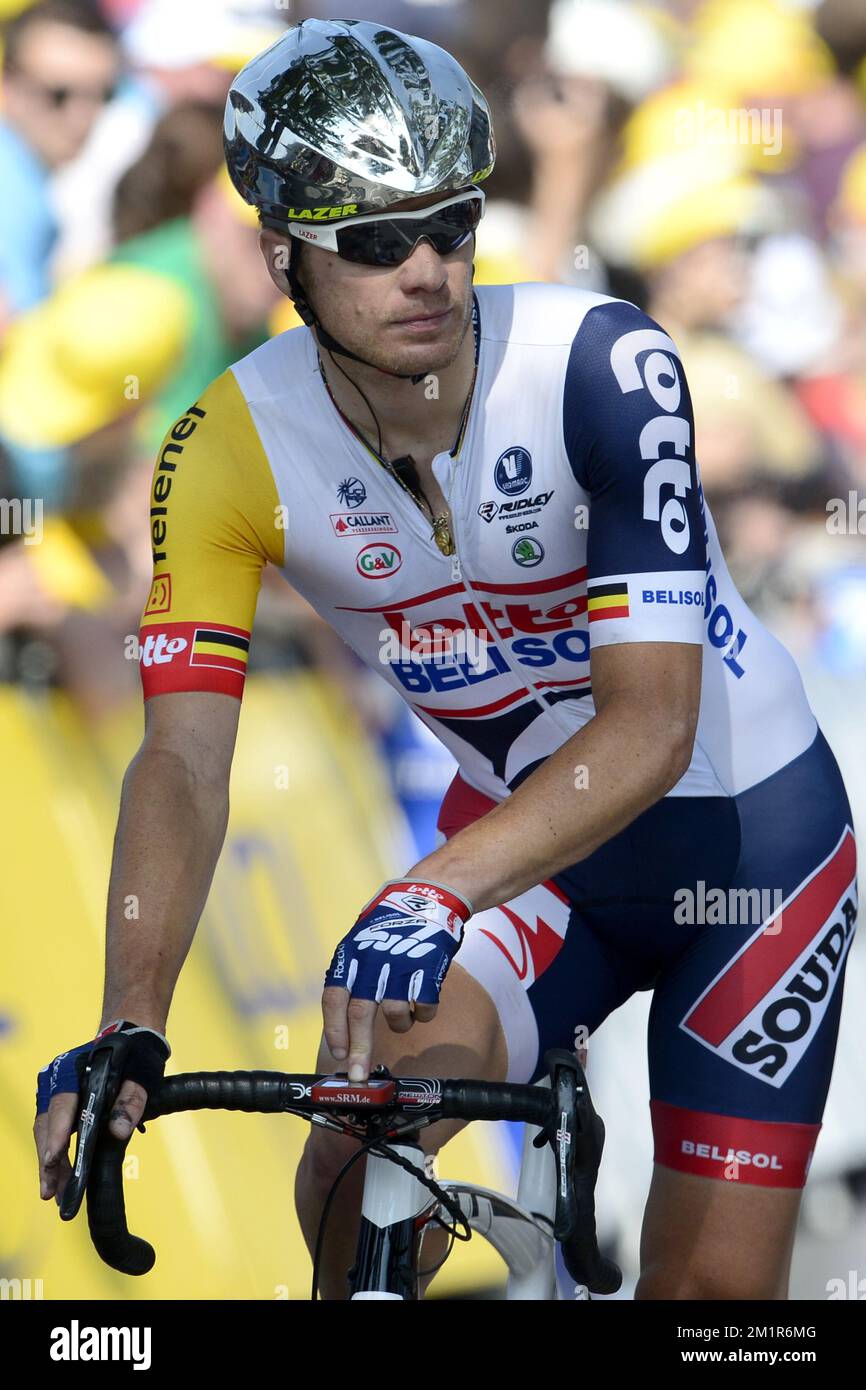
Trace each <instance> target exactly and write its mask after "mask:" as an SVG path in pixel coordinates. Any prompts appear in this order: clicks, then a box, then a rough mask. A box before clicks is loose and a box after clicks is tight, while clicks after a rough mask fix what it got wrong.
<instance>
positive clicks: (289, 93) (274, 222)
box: [224, 19, 496, 228]
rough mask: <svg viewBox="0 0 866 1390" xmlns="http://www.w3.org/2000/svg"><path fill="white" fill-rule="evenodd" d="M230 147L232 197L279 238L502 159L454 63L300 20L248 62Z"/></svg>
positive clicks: (413, 43) (339, 23) (364, 25)
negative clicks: (305, 224)
mask: <svg viewBox="0 0 866 1390" xmlns="http://www.w3.org/2000/svg"><path fill="white" fill-rule="evenodd" d="M224 139H225V151H226V161H227V163H228V169H229V173H230V175H231V179H232V182H233V183H234V186H235V188H236V189H237V191H238V192H239V193H240V195H241V197H242V198H244V199H245V200H246V202H248V203H251V204H253V206H255V207H257V208H258V210H259V214H260V217H261V220H262V222H263V223H264V224H265V225H266V226H272V227H277V228H281V227H285V225H286V223H287V222H288V221H295V220H297V219H299V218H301V217H303V218H304V219H305V220H306V219H308V218H310V217H311V216H313V217H316V218H317V220H324V219H325V218H327V219H328V220H330V218H331V217H339V216H340V215H341V213H342V214H343V215H346V213H348V210H349V208H351V214H350V215H354V216H358V215H361V214H363V213H368V212H381V211H383V210H384V209H386V208H388V207H389V206H390V205H391V204H392V203H397V202H400V201H401V200H403V199H405V198H414V197H418V196H419V195H420V194H424V193H435V192H439V191H442V192H446V191H450V190H452V189H453V190H455V191H456V190H457V189H459V188H463V187H466V186H467V185H468V184H470V183H473V182H480V180H482V179H484V178H486V177H487V175H488V174H489V173H490V172H491V170H492V168H493V164H494V161H495V158H496V147H495V144H494V139H493V129H492V125H491V120H490V109H489V107H488V105H487V102H486V101H485V99H484V96H483V95H482V93H481V91H480V90H479V89H478V87H476V85H475V83H474V82H473V81H472V80H471V78H470V77H469V76H468V75H467V74H466V73H465V72H464V70H463V68H462V67H461V66H460V64H459V63H458V62H457V60H456V59H455V58H453V57H452V56H451V54H450V53H447V52H446V51H445V49H443V48H439V47H438V45H436V44H434V43H429V42H428V41H427V40H425V39H418V38H415V37H413V36H412V35H411V34H403V33H401V32H399V31H398V30H396V29H389V28H386V27H385V26H384V25H381V24H376V23H374V22H372V21H369V20H358V19H345V20H340V19H338V20H319V19H307V20H304V21H303V23H301V24H296V25H294V26H293V27H292V28H290V29H288V30H287V31H286V33H285V34H283V35H282V36H281V37H280V38H279V39H277V41H276V43H273V44H271V46H270V47H269V48H266V49H265V50H264V52H262V53H259V54H258V55H257V56H256V57H255V58H253V59H252V60H251V62H249V63H247V64H246V66H245V67H243V68H242V69H241V71H240V72H239V73H238V75H237V77H236V78H235V79H234V82H233V83H232V86H231V90H230V91H229V94H228V99H227V101H226V110H225V125H224ZM343 209H346V213H343Z"/></svg>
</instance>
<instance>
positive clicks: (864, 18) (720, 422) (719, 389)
mask: <svg viewBox="0 0 866 1390" xmlns="http://www.w3.org/2000/svg"><path fill="white" fill-rule="evenodd" d="M310 17H316V18H368V19H374V20H379V21H381V22H383V23H387V24H390V25H392V26H393V27H395V28H398V29H403V30H405V31H407V32H410V33H414V34H417V35H419V36H422V37H424V38H428V39H431V40H433V41H434V42H437V43H440V44H442V45H443V46H445V47H447V48H448V49H449V50H450V51H452V52H453V53H454V54H455V55H456V56H457V57H458V58H459V60H460V61H461V62H462V63H463V64H464V66H465V67H466V68H467V70H468V71H469V72H470V73H471V75H472V76H473V78H474V79H475V80H476V81H477V82H478V83H479V85H480V86H481V88H482V89H483V90H484V92H485V94H486V95H487V97H488V100H489V101H490V103H491V105H492V108H493V113H494V122H495V131H496V137H497V144H498V151H499V153H498V159H497V164H496V168H495V170H494V173H493V175H492V176H491V177H490V179H489V180H488V182H487V184H486V185H485V187H486V189H487V193H488V204H487V212H486V215H485V218H484V221H483V222H482V224H481V228H480V230H479V235H478V245H477V256H476V279H477V281H478V282H479V283H502V282H511V281H521V280H551V281H560V282H564V283H567V284H572V285H576V286H582V287H585V288H589V289H594V290H598V291H601V292H604V293H609V294H613V295H617V296H620V297H622V298H626V299H629V300H632V301H633V302H635V303H637V304H639V305H640V306H641V307H643V308H645V309H646V310H647V311H648V312H649V313H650V314H652V315H653V317H655V318H656V319H658V320H659V322H660V323H661V324H662V325H663V326H664V328H665V329H666V330H667V331H668V332H669V333H670V334H671V336H672V337H673V338H674V340H675V342H676V343H677V345H678V347H679V349H680V352H681V355H682V358H683V361H684V363H685V367H686V372H687V375H688V378H689V381H690V386H691V392H692V397H693V404H694V411H695V419H696V436H697V438H696V444H697V454H698V458H699V460H700V464H701V469H702V476H703V482H704V487H705V491H706V494H707V497H708V500H709V502H710V505H711V507H712V510H713V514H714V516H715V518H716V522H717V525H718V527H719V530H720V533H721V538H722V543H723V546H724V547H725V550H726V553H727V556H728V560H729V565H730V568H731V570H732V572H733V574H734V577H735V580H736V582H737V583H738V585H739V587H740V589H741V591H742V592H743V594H744V597H745V598H746V600H747V601H748V602H749V603H750V604H751V605H752V607H753V608H755V610H756V611H757V612H758V613H759V615H760V616H761V617H762V618H763V619H764V621H766V622H767V623H768V624H769V625H770V626H771V628H772V629H773V630H774V631H775V632H777V634H778V635H779V636H780V637H782V639H783V640H784V641H785V642H786V643H787V644H788V645H789V647H790V648H791V649H792V650H793V652H794V654H795V655H796V656H797V658H798V659H799V660H801V661H808V662H811V663H813V664H814V663H817V664H818V665H819V666H821V667H822V668H824V669H826V670H828V671H832V672H836V673H842V672H844V673H856V672H866V5H864V4H863V0H823V3H810V0H656V2H655V3H647V4H633V3H631V2H630V0H552V3H551V0H533V3H531V4H527V3H526V2H525V0H364V3H354V0H342V2H340V0H338V2H337V3H331V0H306V2H304V0H284V2H281V0H37V2H36V3H27V0H0V36H2V38H0V43H2V78H0V680H4V681H25V682H29V683H36V684H39V683H42V684H47V685H51V684H55V685H61V686H63V687H64V688H66V689H67V690H69V691H70V692H71V693H72V694H73V695H74V697H75V698H76V700H77V701H79V702H80V704H81V706H82V707H83V708H84V709H85V710H86V711H87V712H88V713H92V715H93V716H94V717H98V716H99V715H100V714H102V713H103V712H104V711H106V710H110V709H111V708H112V707H113V705H114V704H115V702H119V701H122V700H126V699H127V698H129V696H130V694H131V693H133V692H134V691H135V690H136V689H137V681H138V677H137V671H136V669H135V662H134V661H133V660H124V659H123V656H124V655H126V656H128V655H129V638H130V635H132V634H134V633H135V632H136V630H137V625H138V619H139V616H140V613H141V609H142V606H143V602H144V599H145V596H146V593H147V589H148V584H149V576H150V558H149V533H148V518H147V492H148V486H149V480H150V473H151V469H152V466H153V460H154V457H155V453H156V449H157V446H158V443H159V441H160V439H161V438H162V435H163V433H164V431H165V429H166V427H167V425H168V424H170V422H171V421H172V420H173V419H174V418H175V417H176V416H177V415H178V414H180V413H181V412H182V411H183V410H184V409H185V408H186V407H187V406H188V405H189V404H190V403H191V402H192V401H193V400H194V399H195V397H196V395H197V394H198V393H199V392H200V391H201V389H202V388H203V387H204V386H205V385H206V384H207V383H208V382H209V381H210V380H212V379H213V377H214V376H216V375H218V374H219V373H220V372H221V371H222V370H223V369H224V368H225V367H226V366H228V365H229V364H230V363H231V362H233V361H235V360H236V359H237V358H239V357H241V356H243V355H244V354H245V353H246V352H248V351H249V350H250V349H251V348H252V347H254V346H255V345H256V344H257V343H259V342H261V341H263V340H264V339H265V338H267V337H268V336H269V335H271V334H274V333H279V332H282V331H284V330H285V329H287V328H291V327H294V326H295V325H296V324H297V323H298V322H299V320H298V318H297V316H296V315H295V313H294V310H293V308H292V305H291V302H290V301H289V300H288V299H287V298H284V297H282V296H280V295H279V294H278V293H277V291H276V290H275V289H274V287H273V285H272V283H271V281H270V279H269V277H268V275H267V273H266V271H265V268H264V265H263V262H262V260H261V256H260V253H259V250H258V246H257V230H256V219H255V215H254V214H253V213H252V212H251V210H250V209H249V208H247V207H246V205H245V204H243V203H242V202H241V201H240V199H239V198H238V197H237V195H236V194H235V193H234V190H233V189H232V187H231V185H230V183H229V181H228V177H227V175H226V173H225V171H224V167H223V156H222V109H223V104H224V101H225V97H226V93H227V91H228V88H229V85H230V82H231V79H232V76H233V74H234V73H235V72H236V71H237V70H238V68H239V67H240V66H242V65H243V63H244V62H246V61H247V59H249V58H250V57H251V56H252V55H253V54H254V53H256V52H258V51H259V50H260V49H262V48H263V47H265V46H266V45H267V44H268V43H270V42H271V41H272V39H273V38H275V37H277V36H278V35H279V33H280V32H281V31H282V28H283V27H284V26H285V25H286V24H288V23H296V22H298V21H299V20H301V19H305V18H310ZM273 581H274V577H273V576H271V577H270V578H268V579H267V580H266V583H265V586H264V589H263V593H262V598H261V600H260V607H259V617H258V624H257V636H256V642H255V643H254V647H253V660H252V661H251V666H258V667H259V668H262V667H271V668H281V667H283V668H284V667H286V666H287V665H291V664H293V663H301V664H309V663H315V664H323V665H326V666H328V667H329V668H330V669H333V670H336V671H338V672H339V670H340V667H341V663H346V662H348V661H349V660H350V657H349V656H348V654H343V653H342V652H341V650H340V648H341V644H340V643H338V642H332V641H331V640H330V637H329V634H328V633H327V632H326V631H325V630H323V625H322V624H321V623H320V622H319V621H318V619H316V617H315V615H314V614H312V613H311V612H310V610H309V609H308V608H307V607H306V605H305V604H304V603H303V601H301V600H300V599H298V598H296V597H295V596H293V595H292V593H291V591H290V590H289V589H288V586H286V585H284V584H282V582H281V581H280V580H279V579H278V578H277V579H276V583H275V582H273ZM378 684H379V685H383V683H382V682H379V683H378ZM386 695H387V692H385V694H383V695H382V696H381V698H382V699H383V700H385V699H386ZM368 712H369V716H370V718H371V719H372V720H374V721H376V720H377V719H378V720H379V721H380V723H381V724H382V727H385V726H388V727H391V724H390V721H391V718H392V717H391V715H390V714H389V713H388V711H387V710H384V709H377V708H376V706H375V702H374V701H373V700H372V699H371V700H370V709H369V711H368ZM416 722H417V721H416ZM419 737H420V735H419ZM398 743H399V739H398ZM407 766H409V771H408V772H407V773H406V776H407V777H408V779H409V781H410V782H412V779H413V778H414V779H415V782H416V784H417V787H420V788H422V789H423V788H424V787H425V786H426V785H427V783H428V782H429V780H430V779H431V778H432V782H433V783H437V782H438V780H439V774H438V773H437V772H435V771H433V772H426V771H425V770H424V765H423V758H422V759H421V760H420V761H418V760H417V759H416V760H415V762H414V763H412V759H411V757H410V759H409V764H407ZM443 778H444V774H443ZM425 779H426V780H425Z"/></svg>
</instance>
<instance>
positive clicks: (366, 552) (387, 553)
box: [355, 542, 403, 579]
mask: <svg viewBox="0 0 866 1390" xmlns="http://www.w3.org/2000/svg"><path fill="white" fill-rule="evenodd" d="M402 563H403V556H402V555H401V554H400V552H399V550H398V549H397V547H396V545H380V544H379V543H378V542H373V543H372V544H370V545H365V546H364V548H363V550H359V551H358V555H357V558H356V560H355V566H356V568H357V570H358V573H359V574H361V575H363V576H364V578H365V579H384V578H386V577H387V576H388V575H389V574H396V572H397V570H398V569H399V568H400V566H401V565H402Z"/></svg>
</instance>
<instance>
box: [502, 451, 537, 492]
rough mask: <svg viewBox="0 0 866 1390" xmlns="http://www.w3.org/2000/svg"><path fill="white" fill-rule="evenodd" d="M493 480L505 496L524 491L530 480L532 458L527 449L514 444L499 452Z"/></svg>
mask: <svg viewBox="0 0 866 1390" xmlns="http://www.w3.org/2000/svg"><path fill="white" fill-rule="evenodd" d="M493 481H494V483H495V484H496V486H497V488H498V489H499V491H500V492H504V493H505V495H506V497H516V496H517V494H518V493H519V492H525V491H526V489H527V488H528V487H529V484H530V483H531V482H532V459H531V458H530V456H529V451H528V450H527V449H521V448H520V447H519V446H518V445H515V447H514V448H513V449H506V451H505V453H504V454H500V456H499V458H498V459H497V461H496V467H495V468H494V470H493Z"/></svg>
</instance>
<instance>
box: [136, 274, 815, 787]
mask: <svg viewBox="0 0 866 1390" xmlns="http://www.w3.org/2000/svg"><path fill="white" fill-rule="evenodd" d="M475 293H476V300H475V308H476V327H477V335H478V374H477V380H476V385H475V391H474V395H473V399H472V402H471V406H470V410H469V415H468V421H467V424H466V427H465V430H464V433H463V436H462V439H461V441H460V444H459V447H458V448H457V449H456V452H455V453H454V454H451V453H448V452H445V453H441V454H438V455H437V456H436V458H435V459H434V461H433V471H434V474H435V476H436V479H437V481H438V483H439V485H440V487H441V488H442V491H443V493H444V494H445V496H446V498H447V499H448V503H449V507H450V510H451V517H452V533H453V536H454V539H455V542H456V554H455V555H453V556H447V555H444V554H443V553H442V552H441V551H440V550H439V548H438V547H437V545H436V543H435V541H434V539H433V537H432V535H431V528H430V523H429V520H428V519H427V517H426V516H425V515H424V514H423V513H422V512H421V510H420V509H419V507H418V506H417V505H416V503H415V502H414V501H413V499H412V498H411V497H410V496H409V495H408V493H407V492H406V491H404V489H403V488H402V487H401V486H400V485H399V483H398V482H397V480H396V479H395V478H394V477H393V476H392V475H391V474H390V473H389V472H388V471H387V470H386V469H385V468H384V467H383V466H382V464H381V463H380V462H379V461H378V460H377V459H376V458H375V457H374V456H373V455H372V454H371V452H370V451H369V450H368V449H367V448H366V447H365V446H364V444H363V443H362V442H361V441H360V440H359V439H358V438H357V436H356V435H355V434H354V433H353V432H352V430H351V429H350V428H349V427H348V426H347V424H346V423H345V421H344V420H343V419H342V417H341V416H340V414H339V413H338V411H337V410H336V408H335V406H334V404H333V402H332V401H331V399H330V396H329V394H328V391H327V389H326V386H325V384H324V382H323V380H322V377H321V374H320V371H319V368H318V359H317V352H316V346H315V342H314V338H313V336H312V333H311V332H310V330H309V329H307V328H296V329H292V330H290V331H289V332H286V333H283V334H281V335H279V336H278V337H275V338H272V339H271V340H270V341H268V342H266V343H264V344H263V345H262V346H260V347H258V348H256V349H255V351H253V352H251V353H250V354H249V355H248V356H247V357H244V358H243V359H242V360H240V361H239V362H237V363H235V364H234V366H233V367H232V368H231V369H230V370H229V371H227V372H226V373H224V374H223V375H222V376H221V377H219V378H217V379H216V380H215V381H214V382H213V383H212V384H211V385H210V386H209V387H208V388H207V390H206V391H205V392H204V393H203V394H202V396H201V398H200V399H199V401H198V402H196V404H195V405H194V406H192V407H190V409H189V411H188V412H187V414H186V415H185V416H183V417H182V418H181V419H180V420H179V421H178V422H177V423H176V424H175V426H174V427H173V429H172V430H171V431H169V433H168V435H167V436H166V439H165V442H164V444H163V447H162V449H161V451H160V456H159V458H158V459H157V462H156V466H155V471H154V483H153V498H152V502H153V506H152V537H153V549H154V582H153V588H152V590H151V594H150V597H149V599H148V604H147V608H146V610H145V614H144V617H143V621H142V634H141V637H142V677H143V683H144V690H145V695H146V696H152V695H155V694H159V693H162V692H165V691H173V690H194V689H202V690H217V691H222V692H224V693H227V694H230V695H235V696H237V697H238V698H239V697H240V695H241V693H242V688H243V675H244V671H245V668H246V658H247V652H248V649H249V639H250V632H251V630H252V626H253V616H254V611H255V602H256V595H257V592H258V587H259V582H260V574H261V569H262V567H263V565H264V564H265V563H266V562H267V561H271V562H272V563H274V564H276V565H278V566H279V567H280V568H282V569H283V571H284V573H285V575H286V578H287V579H288V580H289V582H290V583H291V584H292V585H293V586H294V588H295V589H297V590H298V592H299V593H301V594H302V595H303V596H304V597H305V598H306V599H307V600H308V601H309V602H310V603H311V604H312V606H313V607H314V608H315V609H316V611H317V612H318V613H320V614H321V616H322V617H323V618H324V619H325V620H326V621H327V622H328V623H329V624H330V625H331V626H332V627H333V628H335V629H336V630H337V632H339V633H340V635H341V636H342V637H343V638H344V639H345V641H346V642H348V643H349V644H350V645H351V646H352V647H353V648H354V650H355V651H356V652H357V653H358V655H359V656H360V657H361V658H362V660H363V661H365V662H366V663H367V664H368V665H370V666H371V667H372V668H373V669H375V670H378V671H380V672H381V673H382V675H383V676H384V678H385V679H386V680H388V681H389V682H390V683H391V684H392V685H393V686H394V687H395V688H396V689H397V690H398V691H399V692H400V694H401V695H402V696H403V698H404V699H406V700H407V701H408V702H409V703H410V705H411V706H412V708H413V709H414V710H415V712H416V714H417V715H418V716H419V718H421V719H422V720H423V721H424V722H425V723H426V724H428V725H429V727H430V728H431V729H432V730H433V731H434V732H435V733H436V734H437V736H438V737H439V738H440V739H441V740H442V741H443V743H445V744H446V745H447V746H448V748H449V749H450V750H451V751H452V753H453V755H454V757H455V758H456V759H457V761H458V763H459V764H460V769H461V773H462V775H463V778H464V779H465V781H467V782H468V783H469V784H470V785H471V786H473V787H475V788H477V789H478V790H479V791H481V792H484V793H486V794H487V795H489V796H490V797H493V798H494V799H495V800H501V799H502V798H504V797H505V796H507V795H508V794H509V792H510V791H511V790H513V789H514V787H516V786H517V785H518V784H519V783H520V782H521V781H522V780H523V778H525V777H526V776H527V775H528V774H529V773H530V772H532V771H533V769H534V768H535V767H537V766H538V765H539V763H540V762H541V761H542V760H543V759H544V758H546V757H547V756H548V755H549V754H550V753H552V752H553V751H554V750H555V749H557V748H558V747H560V745H561V744H562V743H563V742H565V740H566V739H568V738H569V737H570V736H571V735H572V734H574V733H575V732H577V730H579V729H580V728H581V727H582V726H583V725H584V724H585V723H586V722H587V721H588V720H589V719H591V718H592V716H593V714H594V705H593V700H592V691H591V656H592V651H593V649H594V648H596V647H599V646H606V645H608V644H610V643H616V642H625V643H629V642H688V643H695V644H697V643H700V644H702V646H703V677H702V689H701V706H700V717H699V722H698V728H697V736H696V739H695V744H694V753H693V757H692V760H691V764H690V766H689V768H688V771H687V772H686V773H685V775H684V776H683V777H682V778H681V779H680V780H679V782H678V783H677V784H676V786H675V787H674V788H673V789H672V791H671V792H670V793H669V795H672V796H704V795H719V796H732V795H735V794H737V793H738V792H741V791H743V790H745V789H746V788H748V787H750V786H752V785H753V784H755V783H757V782H760V781H761V780H763V779H764V778H765V777H768V776H770V774H771V773H773V772H775V771H777V770H778V769H779V768H780V767H782V766H784V765H785V764H786V763H788V762H790V761H791V760H792V759H793V758H795V757H797V756H798V755H799V754H800V753H802V752H803V751H804V750H805V749H806V748H807V747H808V746H809V745H810V743H811V742H812V740H813V738H814V736H815V731H816V722H815V718H814V716H813V714H812V712H811V710H810V708H809V704H808V702H807V699H806V696H805V693H804V691H803V687H802V682H801V680H800V676H799V673H798V671H797V667H796V665H795V663H794V661H793V659H792V658H791V656H790V655H789V654H788V652H787V651H786V650H785V648H784V647H783V646H782V645H781V644H780V643H779V642H778V641H777V640H776V639H775V638H774V637H772V636H771V634H770V633H769V632H768V631H767V630H766V628H764V627H763V626H762V624H761V623H760V622H759V621H758V619H757V618H756V617H755V615H754V613H752V612H751V610H750V609H749V608H748V606H747V605H746V604H745V603H744V601H743V599H742V598H741V597H740V595H739V593H738V592H737V590H736V588H735V587H734V584H733V583H732V581H731V578H730V575H729V574H728V570H727V567H726V565H725V561H724V557H723V555H722V552H721V550H720V547H719V542H718V537H717V534H716V529H715V526H714V524H713V520H712V517H711V515H710V512H709V508H708V507H707V505H706V501H705V499H704V498H703V494H702V489H701V485H700V477H699V471H698V466H697V463H696V460H695V456H694V425H693V420H692V413H691V404H690V399H689V393H688V386H687V383H686V379H685V375H684V372H683V368H682V364H681V362H680V360H679V356H678V353H677V349H676V347H675V345H674V343H673V342H672V341H671V339H670V338H669V337H668V336H667V335H666V334H665V332H664V331H663V329H662V328H660V327H659V325H658V324H656V323H655V322H654V321H653V320H652V319H651V318H649V317H648V316H647V315H646V314H645V313H643V312H642V311H641V310H640V309H638V308H636V307H635V306H634V305H632V304H629V303H627V302H625V301H623V300H617V299H613V298H611V297H609V296H605V295H601V294H595V293H590V292H587V291H583V290H579V289H575V288H571V287H566V286H560V285H552V284H520V285H499V286H479V287H477V289H476V292H475ZM417 389H418V390H419V391H420V390H424V389H425V387H424V386H423V385H419V386H418V388H417Z"/></svg>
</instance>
